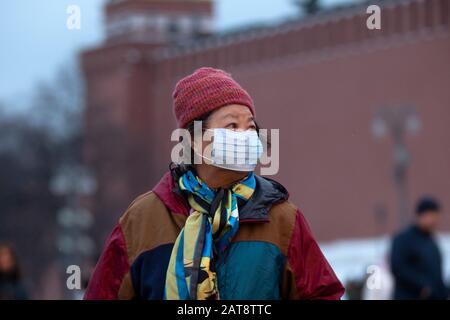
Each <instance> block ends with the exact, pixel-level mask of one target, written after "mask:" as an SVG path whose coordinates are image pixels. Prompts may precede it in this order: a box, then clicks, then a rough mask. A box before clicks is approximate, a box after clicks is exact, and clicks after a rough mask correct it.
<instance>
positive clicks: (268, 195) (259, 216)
mask: <svg viewBox="0 0 450 320" xmlns="http://www.w3.org/2000/svg"><path fill="white" fill-rule="evenodd" d="M255 178H256V189H255V192H254V193H253V195H252V197H251V198H250V199H249V200H248V201H247V203H246V204H245V205H244V206H243V207H242V208H240V209H239V222H241V223H245V222H268V221H269V217H268V213H269V210H270V208H271V207H272V206H273V205H274V204H276V203H279V202H283V201H286V200H287V199H288V198H289V193H288V192H287V190H286V189H285V188H284V187H283V186H282V185H281V184H280V183H278V182H276V181H274V180H272V179H268V178H263V177H260V176H257V175H255ZM153 192H154V193H155V194H156V195H157V196H158V197H159V198H160V199H161V201H162V202H163V203H164V204H165V206H166V207H167V208H169V210H170V211H172V212H173V213H175V214H182V215H185V216H188V215H189V211H190V207H189V204H188V203H187V201H186V200H185V198H184V197H183V195H182V194H181V192H180V190H179V188H178V184H176V183H175V179H174V172H173V171H169V172H166V173H165V174H164V176H163V177H162V178H161V180H160V181H159V182H158V184H157V185H156V186H155V187H154V188H153Z"/></svg>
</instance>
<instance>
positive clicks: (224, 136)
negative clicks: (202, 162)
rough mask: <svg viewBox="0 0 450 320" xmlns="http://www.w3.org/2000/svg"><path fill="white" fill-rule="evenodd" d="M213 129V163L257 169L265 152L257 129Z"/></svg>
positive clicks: (238, 169)
mask: <svg viewBox="0 0 450 320" xmlns="http://www.w3.org/2000/svg"><path fill="white" fill-rule="evenodd" d="M209 130H213V132H214V133H213V145H212V150H211V159H209V158H206V157H204V156H203V158H205V159H207V160H209V161H210V162H211V165H213V166H216V167H219V168H223V169H228V170H233V171H246V172H250V171H253V170H255V167H256V165H257V163H258V160H259V158H260V157H261V155H262V153H263V146H262V143H261V140H260V139H259V137H258V133H257V132H256V131H255V130H247V131H233V130H228V129H224V128H215V129H209Z"/></svg>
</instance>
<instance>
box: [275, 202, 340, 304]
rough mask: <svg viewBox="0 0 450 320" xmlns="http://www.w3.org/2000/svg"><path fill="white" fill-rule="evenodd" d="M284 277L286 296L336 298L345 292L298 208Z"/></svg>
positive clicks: (289, 297) (311, 298) (296, 297)
mask: <svg viewBox="0 0 450 320" xmlns="http://www.w3.org/2000/svg"><path fill="white" fill-rule="evenodd" d="M284 278H285V279H284V289H283V291H284V293H285V298H287V299H307V300H313V299H322V300H338V299H340V298H341V297H342V295H343V294H344V287H343V286H342V284H341V282H340V281H339V279H338V278H337V277H336V275H335V274H334V271H333V269H332V268H331V266H330V265H329V263H328V262H327V260H326V259H325V257H324V255H323V253H322V251H321V250H320V248H319V246H318V244H317V242H316V241H315V240H314V238H313V235H312V233H311V230H310V228H309V226H308V223H307V222H306V220H305V217H304V216H303V214H302V213H301V212H300V211H297V215H296V219H295V225H294V229H293V232H292V236H291V240H290V244H289V249H288V257H287V263H286V270H285V274H284Z"/></svg>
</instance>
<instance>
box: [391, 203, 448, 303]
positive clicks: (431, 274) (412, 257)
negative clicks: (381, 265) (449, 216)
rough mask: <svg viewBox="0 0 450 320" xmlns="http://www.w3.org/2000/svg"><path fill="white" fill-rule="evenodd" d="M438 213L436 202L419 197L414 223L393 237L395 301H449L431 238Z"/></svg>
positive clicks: (434, 243) (438, 254)
mask: <svg viewBox="0 0 450 320" xmlns="http://www.w3.org/2000/svg"><path fill="white" fill-rule="evenodd" d="M440 211H441V208H440V204H439V202H438V201H437V200H436V199H433V198H431V197H424V198H422V199H421V200H419V201H418V203H417V206H416V221H415V223H414V224H413V225H412V226H410V227H408V228H407V229H405V230H403V231H401V232H400V233H399V234H398V235H396V236H395V237H394V239H393V242H392V248H391V270H392V273H393V276H394V279H395V291H394V299H397V300H407V299H408V300H409V299H447V298H448V291H447V288H446V287H445V285H444V281H443V275H442V256H441V252H440V250H439V248H438V246H437V243H436V240H435V239H434V234H435V232H436V229H437V227H438V224H439V218H440Z"/></svg>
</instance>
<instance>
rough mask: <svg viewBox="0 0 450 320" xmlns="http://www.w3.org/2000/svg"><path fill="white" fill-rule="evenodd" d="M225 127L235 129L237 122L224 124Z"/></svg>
mask: <svg viewBox="0 0 450 320" xmlns="http://www.w3.org/2000/svg"><path fill="white" fill-rule="evenodd" d="M226 128H230V129H236V128H237V123H230V124H229V125H227V126H226Z"/></svg>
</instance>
